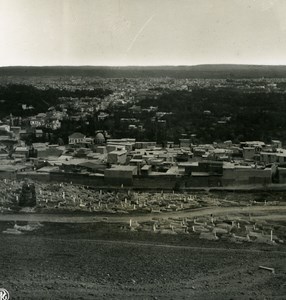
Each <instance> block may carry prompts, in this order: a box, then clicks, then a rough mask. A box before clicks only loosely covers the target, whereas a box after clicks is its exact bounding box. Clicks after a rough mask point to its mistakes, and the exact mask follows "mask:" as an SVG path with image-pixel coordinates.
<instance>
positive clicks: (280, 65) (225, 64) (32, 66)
mask: <svg viewBox="0 0 286 300" xmlns="http://www.w3.org/2000/svg"><path fill="white" fill-rule="evenodd" d="M198 66H257V67H259V66H265V67H285V66H286V64H250V63H241V64H240V63H205V64H194V65H191V64H173V65H172V64H162V65H160V64H158V65H148V64H146V65H136V64H134V65H133V64H132V65H85V64H83V65H57V64H56V65H2V66H0V68H47V67H103V68H106V67H109V68H118V67H119V68H120V67H198Z"/></svg>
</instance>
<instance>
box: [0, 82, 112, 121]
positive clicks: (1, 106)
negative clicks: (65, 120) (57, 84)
mask: <svg viewBox="0 0 286 300" xmlns="http://www.w3.org/2000/svg"><path fill="white" fill-rule="evenodd" d="M111 93H112V91H111V90H109V89H101V88H97V89H94V90H75V91H70V90H66V89H54V88H49V89H47V90H40V89H37V88H35V87H33V86H31V85H22V84H10V85H7V86H0V117H4V116H6V115H8V114H10V113H12V114H13V115H15V116H28V115H33V114H36V113H39V112H46V111H47V109H48V108H49V107H51V106H55V105H57V104H59V100H58V99H59V98H60V97H78V98H80V97H97V98H103V97H105V96H106V95H109V94H111ZM23 104H26V106H27V107H29V106H32V107H33V109H31V110H29V109H26V110H23V109H22V105H23Z"/></svg>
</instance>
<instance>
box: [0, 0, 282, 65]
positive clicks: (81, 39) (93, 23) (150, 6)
mask: <svg viewBox="0 0 286 300" xmlns="http://www.w3.org/2000/svg"><path fill="white" fill-rule="evenodd" d="M221 63H226V64H227V63H232V64H264V65H267V64H270V65H286V0H0V66H13V65H14V66H15V65H24V66H27V65H33V66H45V65H100V66H105V65H109V66H110V65H111V66H120V65H197V64H221Z"/></svg>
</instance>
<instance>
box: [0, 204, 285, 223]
mask: <svg viewBox="0 0 286 300" xmlns="http://www.w3.org/2000/svg"><path fill="white" fill-rule="evenodd" d="M240 213H243V214H250V215H251V214H259V213H264V214H265V213H267V214H272V215H273V218H275V215H277V216H278V217H279V220H281V219H282V220H286V205H276V206H240V207H237V206H236V207H206V208H198V209H193V210H188V211H174V212H168V213H149V214H141V215H134V214H133V215H85V216H83V215H82V214H39V213H25V214H24V213H21V214H0V221H30V222H32V221H33V222H51V223H95V222H102V221H106V222H108V223H128V222H129V221H130V219H132V220H133V221H138V222H146V221H151V220H153V219H154V218H165V219H167V218H194V217H201V216H206V215H211V214H212V215H213V216H219V215H226V214H240ZM283 213H285V215H283ZM258 217H259V216H258Z"/></svg>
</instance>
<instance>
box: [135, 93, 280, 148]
mask: <svg viewBox="0 0 286 300" xmlns="http://www.w3.org/2000/svg"><path fill="white" fill-rule="evenodd" d="M139 105H141V107H142V108H144V107H150V106H158V108H159V111H162V112H172V113H173V114H172V115H168V116H166V117H163V118H162V119H165V120H166V138H167V139H168V140H176V139H179V138H180V137H182V135H183V136H184V135H186V136H190V135H191V134H196V136H197V139H198V142H202V143H208V142H213V141H225V140H229V139H230V140H232V141H234V142H239V141H242V140H264V141H266V142H270V140H271V139H281V140H282V141H283V140H285V139H286V118H285V113H286V95H285V94H281V93H244V92H243V91H242V92H240V91H233V90H223V89H220V90H214V89H195V90H193V91H192V92H185V91H175V92H174V91H169V92H167V93H165V94H163V95H162V96H161V97H159V98H158V99H148V98H147V99H144V100H142V101H141V102H140V103H139ZM142 121H143V122H144V119H142ZM145 127H146V129H147V131H148V133H147V134H150V135H151V136H152V133H153V137H155V133H156V131H154V126H153V127H152V124H150V122H148V121H147V120H146V122H145Z"/></svg>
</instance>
